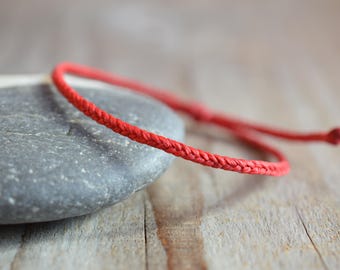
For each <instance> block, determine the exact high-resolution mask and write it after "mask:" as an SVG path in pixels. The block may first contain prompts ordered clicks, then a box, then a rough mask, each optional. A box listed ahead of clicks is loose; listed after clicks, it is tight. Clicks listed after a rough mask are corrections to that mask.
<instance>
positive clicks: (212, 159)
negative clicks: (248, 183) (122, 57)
mask: <svg viewBox="0 0 340 270" xmlns="http://www.w3.org/2000/svg"><path fill="white" fill-rule="evenodd" d="M65 73H68V74H72V75H75V76H80V77H85V78H89V79H95V80H99V81H102V82H105V83H108V84H111V85H116V86H120V87H125V88H128V89H130V90H133V91H135V92H139V93H142V94H145V95H149V96H151V97H153V98H155V99H158V100H160V101H162V102H163V103H165V104H167V105H168V106H169V107H171V108H173V109H174V110H177V111H180V112H183V113H186V114H188V115H189V116H191V117H192V118H194V119H195V120H197V121H200V122H206V123H211V124H214V125H217V126H219V127H222V128H225V129H228V130H229V131H231V132H232V133H233V134H234V135H235V136H236V137H238V138H239V139H242V140H244V141H246V142H247V143H249V144H251V145H253V146H255V147H257V148H260V149H262V150H263V151H266V152H268V153H271V154H272V155H274V156H276V158H277V159H278V162H267V161H261V160H245V159H237V158H231V157H228V156H221V155H217V154H212V153H209V152H207V151H203V150H200V149H197V148H194V147H191V146H188V145H186V144H184V143H181V142H178V141H175V140H172V139H169V138H166V137H164V136H161V135H157V134H154V133H152V132H149V131H147V130H143V129H140V128H138V127H137V126H133V125H131V124H129V123H126V122H124V121H122V120H120V119H118V118H116V117H114V116H113V115H110V114H108V113H107V112H105V111H104V110H102V109H100V108H98V107H97V106H96V105H95V104H93V103H92V102H90V101H88V100H86V99H85V98H83V97H82V96H81V95H79V94H78V93H77V91H76V90H74V89H73V88H72V87H71V86H70V85H68V83H66V81H65V79H64V75H65ZM52 80H53V82H54V84H55V85H56V87H57V89H58V90H59V91H60V92H61V94H63V95H64V96H65V98H66V99H67V100H68V101H69V102H70V103H71V104H73V105H74V106H75V107H76V108H77V109H78V110H80V111H81V112H83V113H84V114H85V115H87V116H88V117H90V118H92V119H93V120H95V121H96V122H98V123H99V124H102V125H104V126H106V127H108V128H110V129H111V130H112V131H114V132H116V133H119V134H121V135H123V136H126V137H128V138H130V139H131V140H134V141H137V142H139V143H142V144H147V145H149V146H152V147H155V148H158V149H161V150H163V151H165V152H167V153H170V154H173V155H175V156H178V157H182V158H184V159H187V160H190V161H193V162H196V163H199V164H202V165H205V166H210V167H213V168H219V169H223V170H228V171H234V172H239V173H247V174H262V175H272V176H281V175H285V174H287V173H288V172H289V169H290V168H289V163H288V161H287V160H286V158H285V157H284V155H283V154H282V153H281V152H280V151H278V150H276V149H275V148H273V147H271V146H269V145H267V144H265V143H263V142H261V141H260V140H258V139H257V138H256V137H254V134H253V133H254V132H258V133H263V134H267V135H271V136H276V137H280V138H285V139H289V140H303V141H326V142H329V143H332V144H338V143H339V142H340V132H339V129H334V130H332V131H331V132H328V133H311V134H300V133H290V132H284V131H279V130H275V129H271V128H267V127H263V126H258V125H254V124H249V123H246V122H242V121H240V120H237V119H233V118H230V117H227V116H224V115H220V114H215V113H212V112H210V111H209V110H208V109H207V108H205V107H204V106H202V105H199V104H193V103H188V102H184V101H181V100H179V99H177V98H176V97H174V96H173V95H170V94H169V93H166V92H165V91H161V90H159V89H157V88H153V87H150V86H145V85H142V84H140V83H138V82H136V81H133V80H129V79H126V78H123V77H119V76H115V75H112V74H109V73H106V72H104V71H101V70H98V69H94V68H90V67H86V66H81V65H77V64H73V63H61V64H59V65H57V66H56V67H55V69H54V70H53V72H52Z"/></svg>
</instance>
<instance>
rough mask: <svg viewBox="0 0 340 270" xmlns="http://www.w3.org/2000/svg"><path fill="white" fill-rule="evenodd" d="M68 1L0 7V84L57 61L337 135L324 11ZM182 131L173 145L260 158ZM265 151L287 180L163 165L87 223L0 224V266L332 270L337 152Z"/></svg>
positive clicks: (214, 135) (339, 5)
mask: <svg viewBox="0 0 340 270" xmlns="http://www.w3.org/2000/svg"><path fill="white" fill-rule="evenodd" d="M69 2H70V1H66V0H60V1H54V2H51V1H43V0H18V1H9V0H5V1H2V2H1V8H0V37H1V43H0V73H1V74H20V73H21V74H23V73H46V72H48V71H49V70H51V68H52V67H53V65H54V64H55V63H57V62H58V61H62V60H69V61H75V62H79V63H83V64H88V65H94V66H97V67H100V68H104V69H107V70H108V71H114V72H117V73H120V74H122V75H126V76H129V77H132V78H136V79H139V80H142V81H145V82H148V83H151V84H154V85H157V86H161V87H165V88H168V89H172V90H171V91H173V92H174V93H176V94H178V95H180V96H182V97H184V98H188V99H195V100H197V101H199V102H204V103H206V104H208V105H209V106H210V107H213V108H215V109H216V110H218V111H221V112H224V113H230V114H232V115H239V116H240V117H244V118H246V119H250V120H254V121H261V122H263V123H267V124H273V125H276V126H281V127H286V128H291V129H298V130H313V129H328V128H329V127H332V126H334V125H339V124H340V122H339V121H340V120H339V115H340V106H339V101H340V90H339V89H340V55H339V53H338V48H340V27H339V25H340V16H339V14H340V2H339V1H337V0H326V1H318V0H310V1H307V0H301V1H293V0H288V1H283V0H282V1H271V2H270V1H265V0H258V1H246V0H241V1H221V0H220V1H219V0H212V1H190V0H186V1H156V0H141V1H132V0H131V1H130V0H128V1H108V0H101V1H92V2H88V1H80V0H77V1H72V2H71V3H69ZM187 124H188V132H187V139H186V140H187V143H190V144H193V145H195V146H199V147H201V148H203V149H207V150H209V151H212V152H218V153H221V154H227V155H230V156H237V157H247V158H268V157H266V156H263V155H262V154H261V153H258V152H256V151H255V150H252V149H248V148H247V147H245V146H244V145H242V144H241V143H239V142H237V141H235V140H233V138H230V137H229V136H228V135H227V134H224V133H223V132H221V131H220V130H217V129H211V128H210V127H209V128H207V127H202V126H198V125H196V124H194V123H192V122H190V121H187ZM271 141H272V142H273V143H274V144H276V145H277V146H278V147H280V148H281V149H282V150H284V152H285V153H286V154H287V156H288V158H289V160H290V161H291V165H292V172H291V173H290V174H289V175H288V176H285V177H282V178H279V179H276V178H271V177H260V176H247V175H240V174H234V173H228V172H224V171H219V170H213V169H209V168H204V167H201V166H198V165H195V164H192V163H189V162H187V161H183V160H176V161H175V162H174V164H173V166H171V168H170V169H169V170H168V171H167V172H166V173H165V174H164V175H163V176H162V177H161V178H160V179H159V180H158V181H157V182H156V183H155V184H153V185H151V186H150V187H149V188H147V189H146V190H144V191H141V192H138V193H137V194H135V195H133V196H132V197H130V198H129V199H128V200H126V201H124V202H122V203H119V204H117V205H114V206H112V207H109V208H106V209H103V210H102V211H99V212H97V213H94V214H92V215H88V216H84V217H79V218H73V219H67V220H62V221H57V222H50V223H41V224H24V225H16V226H10V225H8V226H1V227H0V269H6V270H7V269H51V270H52V269H74V268H81V269H340V255H339V254H340V210H339V209H340V207H339V204H340V200H339V198H340V166H339V164H340V150H339V148H332V147H329V146H325V145H317V144H314V145H299V144H295V143H293V144H291V143H287V142H280V141H274V140H271ZM0 153H1V152H0Z"/></svg>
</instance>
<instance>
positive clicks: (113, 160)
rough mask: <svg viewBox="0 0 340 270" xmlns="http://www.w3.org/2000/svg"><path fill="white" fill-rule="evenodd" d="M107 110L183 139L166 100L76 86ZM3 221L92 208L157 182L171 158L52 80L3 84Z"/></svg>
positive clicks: (0, 138) (0, 95)
mask: <svg viewBox="0 0 340 270" xmlns="http://www.w3.org/2000/svg"><path fill="white" fill-rule="evenodd" d="M77 90H79V92H80V93H81V94H82V95H84V96H85V97H86V98H87V99H89V100H91V101H93V102H94V103H95V104H97V105H98V106H100V107H101V108H103V109H105V110H107V111H108V112H109V113H111V114H113V115H115V116H117V117H119V118H121V119H123V120H125V121H127V122H129V123H131V124H134V125H137V126H139V127H141V128H143V129H146V130H149V131H152V132H155V133H158V134H162V135H165V136H168V137H171V138H174V139H177V140H182V139H183V135H184V129H183V124H182V121H181V120H180V119H179V118H178V117H177V116H176V114H174V113H173V112H172V111H171V110H170V109H168V108H167V107H166V106H164V105H162V104H160V103H158V102H156V101H154V100H151V99H149V98H146V97H143V96H139V95H136V94H134V93H131V92H129V91H127V90H119V89H117V88H114V89H86V88H79V87H78V88H77ZM0 146H1V155H0V223H1V224H10V223H24V222H37V221H48V220H56V219H62V218H66V217H72V216H79V215H83V214H87V213H90V212H93V211H96V210H98V209H100V208H101V207H104V206H108V205H111V204H114V203H116V202H119V201H121V200H123V199H124V198H126V197H128V196H129V195H130V194H132V193H133V192H135V191H137V190H140V189H142V188H143V187H145V186H146V185H148V184H150V183H151V182H153V181H154V180H155V179H157V177H159V176H160V175H161V173H162V172H164V170H165V169H166V168H167V167H168V166H169V164H170V162H171V161H172V159H173V156H171V155H168V154H166V153H164V152H163V151H160V150H158V149H153V148H151V147H148V146H145V145H141V144H138V143H135V142H133V141H131V140H129V139H127V138H125V137H123V136H121V135H118V134H116V133H113V132H112V131H111V130H109V129H107V128H106V127H103V126H101V125H99V124H97V123H95V122H94V121H92V120H91V119H89V118H87V117H85V116H84V115H83V114H82V113H80V112H79V111H77V110H76V109H75V108H74V107H73V106H72V105H70V104H69V103H68V102H67V101H66V100H65V99H64V97H62V96H61V95H60V94H59V92H57V90H56V89H54V88H53V87H52V86H50V85H48V84H40V85H31V86H29V85H28V86H18V87H5V88H0Z"/></svg>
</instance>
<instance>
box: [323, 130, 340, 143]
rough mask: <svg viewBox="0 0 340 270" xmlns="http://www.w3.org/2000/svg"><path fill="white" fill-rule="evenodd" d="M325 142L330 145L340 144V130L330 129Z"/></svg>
mask: <svg viewBox="0 0 340 270" xmlns="http://www.w3.org/2000/svg"><path fill="white" fill-rule="evenodd" d="M326 140H327V142H329V143H331V144H335V145H337V144H340V128H335V129H332V130H331V131H330V132H329V133H328V134H327V137H326Z"/></svg>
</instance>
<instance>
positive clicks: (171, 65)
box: [0, 0, 340, 111]
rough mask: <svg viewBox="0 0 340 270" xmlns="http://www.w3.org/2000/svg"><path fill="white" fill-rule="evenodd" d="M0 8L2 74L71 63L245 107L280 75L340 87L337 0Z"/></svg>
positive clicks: (150, 0)
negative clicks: (323, 79)
mask: <svg viewBox="0 0 340 270" xmlns="http://www.w3.org/2000/svg"><path fill="white" fill-rule="evenodd" d="M0 3H1V5H0V37H1V43H0V73H2V74H18V73H47V72H49V71H50V70H51V69H52V67H53V66H54V65H55V64H56V63H58V62H59V61H63V60H68V61H75V62H78V63H81V64H87V65H93V66H96V67H99V68H103V69H106V70H108V71H112V72H113V71H114V72H116V73H119V74H123V75H126V76H129V77H132V78H136V79H139V80H142V81H146V82H149V83H151V84H155V85H158V86H162V87H165V88H170V89H174V91H175V90H179V88H181V93H182V95H187V96H190V95H191V94H190V89H189V88H199V90H198V91H211V92H215V93H217V92H218V93H223V92H228V93H229V94H228V95H225V98H228V99H229V98H233V97H234V98H241V99H244V94H246V93H248V92H250V91H252V86H253V85H254V84H261V83H262V84H265V81H268V79H270V80H274V79H278V78H277V77H278V74H281V75H279V76H285V74H287V73H288V75H289V76H296V75H297V74H298V76H300V77H301V76H310V75H312V74H314V73H316V74H318V75H317V76H323V75H325V76H327V77H331V80H330V81H333V83H335V82H334V80H336V81H337V82H336V83H339V82H338V80H339V77H340V76H339V64H338V63H339V62H340V61H339V60H340V59H339V58H340V55H339V53H338V48H340V26H339V25H340V19H339V17H340V16H339V14H340V2H339V1H338V0H327V1H320V0H308V1H307V0H299V1H295V0H287V1H268V0H258V1H245V0H241V1H220V0H209V1H208V0H200V1H192V0H184V1H182V0H181V1H156V0H142V1H131V0H125V1H108V0H99V1H80V0H75V1H65V0H60V1H45V0H15V1H9V0H1V1H0ZM306 67H308V69H306ZM278 80H279V79H278ZM330 83H332V82H330ZM200 89H201V90H200ZM231 89H234V90H233V91H231ZM235 91H238V92H240V93H242V96H243V97H241V96H237V95H236V94H235V93H233V92H235ZM273 91H275V89H273ZM259 94H260V93H259ZM197 98H198V99H200V96H199V95H198V97H197ZM207 102H208V103H209V101H207ZM223 102H224V101H223V100H221V104H220V103H219V101H217V103H214V106H217V107H219V108H223V107H225V106H224V103H223ZM250 102H252V101H251V100H249V103H247V101H245V104H244V106H245V107H247V106H251V103H250ZM228 106H232V107H231V111H234V110H235V109H237V108H236V107H233V106H234V105H233V103H232V102H231V103H230V104H229V103H228ZM268 109H271V108H268Z"/></svg>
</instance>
